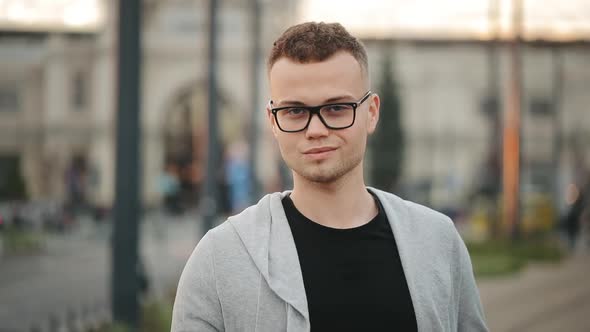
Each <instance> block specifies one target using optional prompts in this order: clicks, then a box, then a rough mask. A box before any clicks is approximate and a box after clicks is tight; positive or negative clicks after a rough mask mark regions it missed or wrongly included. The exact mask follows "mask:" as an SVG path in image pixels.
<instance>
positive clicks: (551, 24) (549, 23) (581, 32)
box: [299, 0, 590, 40]
mask: <svg viewBox="0 0 590 332" xmlns="http://www.w3.org/2000/svg"><path fill="white" fill-rule="evenodd" d="M521 1H522V8H523V10H522V13H523V20H522V31H523V36H524V37H525V38H527V39H550V40H572V39H585V40H590V0H521ZM513 3H514V0H362V1H357V0H302V1H301V3H300V7H299V16H300V21H308V20H313V21H325V22H340V23H342V24H343V25H344V26H345V27H347V28H348V29H350V30H351V31H354V33H355V35H357V36H362V37H369V38H371V37H373V38H388V37H406V38H413V37H415V38H434V39H436V38H451V39H452V38H475V39H490V38H491V37H492V36H493V34H491V31H496V33H495V34H494V35H496V36H500V37H504V38H510V37H512V36H513V32H514V30H513V26H514V25H513V24H512V22H513V6H512V5H513ZM492 5H493V6H494V7H495V8H498V11H497V13H498V14H497V16H496V17H497V19H496V22H497V23H496V24H490V23H494V20H491V19H490V16H491V15H490V6H492Z"/></svg>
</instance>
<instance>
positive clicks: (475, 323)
mask: <svg viewBox="0 0 590 332" xmlns="http://www.w3.org/2000/svg"><path fill="white" fill-rule="evenodd" d="M455 233H456V237H457V239H456V241H457V245H458V248H457V249H458V256H459V267H458V269H457V270H458V273H459V276H458V279H459V289H458V295H459V296H458V304H457V305H458V317H457V330H458V331H459V332H464V331H465V332H472V331H477V332H480V331H486V332H487V331H488V328H487V326H486V323H485V318H484V313H483V307H482V305H481V300H480V298H479V290H478V288H477V285H476V283H475V277H474V276H473V267H472V265H471V259H470V258H469V252H468V251H467V247H466V246H465V243H464V242H463V240H462V239H461V237H460V236H459V233H457V232H456V231H455Z"/></svg>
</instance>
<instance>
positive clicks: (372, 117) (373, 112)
mask: <svg viewBox="0 0 590 332" xmlns="http://www.w3.org/2000/svg"><path fill="white" fill-rule="evenodd" d="M369 101H370V102H369V111H368V112H367V133H368V134H369V135H370V134H372V133H373V132H375V128H377V123H378V122H379V107H380V105H381V100H380V99H379V95H378V94H376V93H373V94H372V95H371V96H370V97H369Z"/></svg>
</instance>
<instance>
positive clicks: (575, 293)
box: [478, 251, 590, 332]
mask: <svg viewBox="0 0 590 332" xmlns="http://www.w3.org/2000/svg"><path fill="white" fill-rule="evenodd" d="M478 285H479V288H480V292H481V298H482V302H483V306H484V310H485V313H486V318H487V321H488V325H489V328H490V331H494V332H512V331H515V332H516V331H519V332H527V331H531V332H532V331H534V332H553V331H568V332H578V331H579V332H588V331H590V252H588V251H586V252H578V253H576V254H574V255H573V256H572V257H570V258H568V259H567V260H565V261H563V262H561V263H558V264H544V265H531V266H530V267H528V268H527V269H526V270H525V271H523V272H522V273H521V274H519V275H517V276H513V277H509V278H503V279H494V280H480V281H478Z"/></svg>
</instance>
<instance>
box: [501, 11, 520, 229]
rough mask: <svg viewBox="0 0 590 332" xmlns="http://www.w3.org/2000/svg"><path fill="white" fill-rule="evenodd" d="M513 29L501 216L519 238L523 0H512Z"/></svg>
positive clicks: (505, 123) (505, 126)
mask: <svg viewBox="0 0 590 332" xmlns="http://www.w3.org/2000/svg"><path fill="white" fill-rule="evenodd" d="M513 4H514V12H513V29H514V36H513V40H512V41H511V42H510V61H511V70H510V84H509V89H510V90H509V91H508V107H507V114H506V117H505V119H504V136H503V137H504V165H503V166H504V167H503V184H504V188H503V189H504V196H503V198H504V219H505V220H506V222H507V224H508V227H509V229H510V232H511V237H512V239H518V238H519V237H520V225H519V223H520V222H519V219H520V181H521V180H520V177H521V164H522V153H521V146H522V144H521V138H522V126H521V107H522V77H521V76H522V64H521V50H520V46H521V45H520V43H521V23H522V2H521V0H514V1H513Z"/></svg>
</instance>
